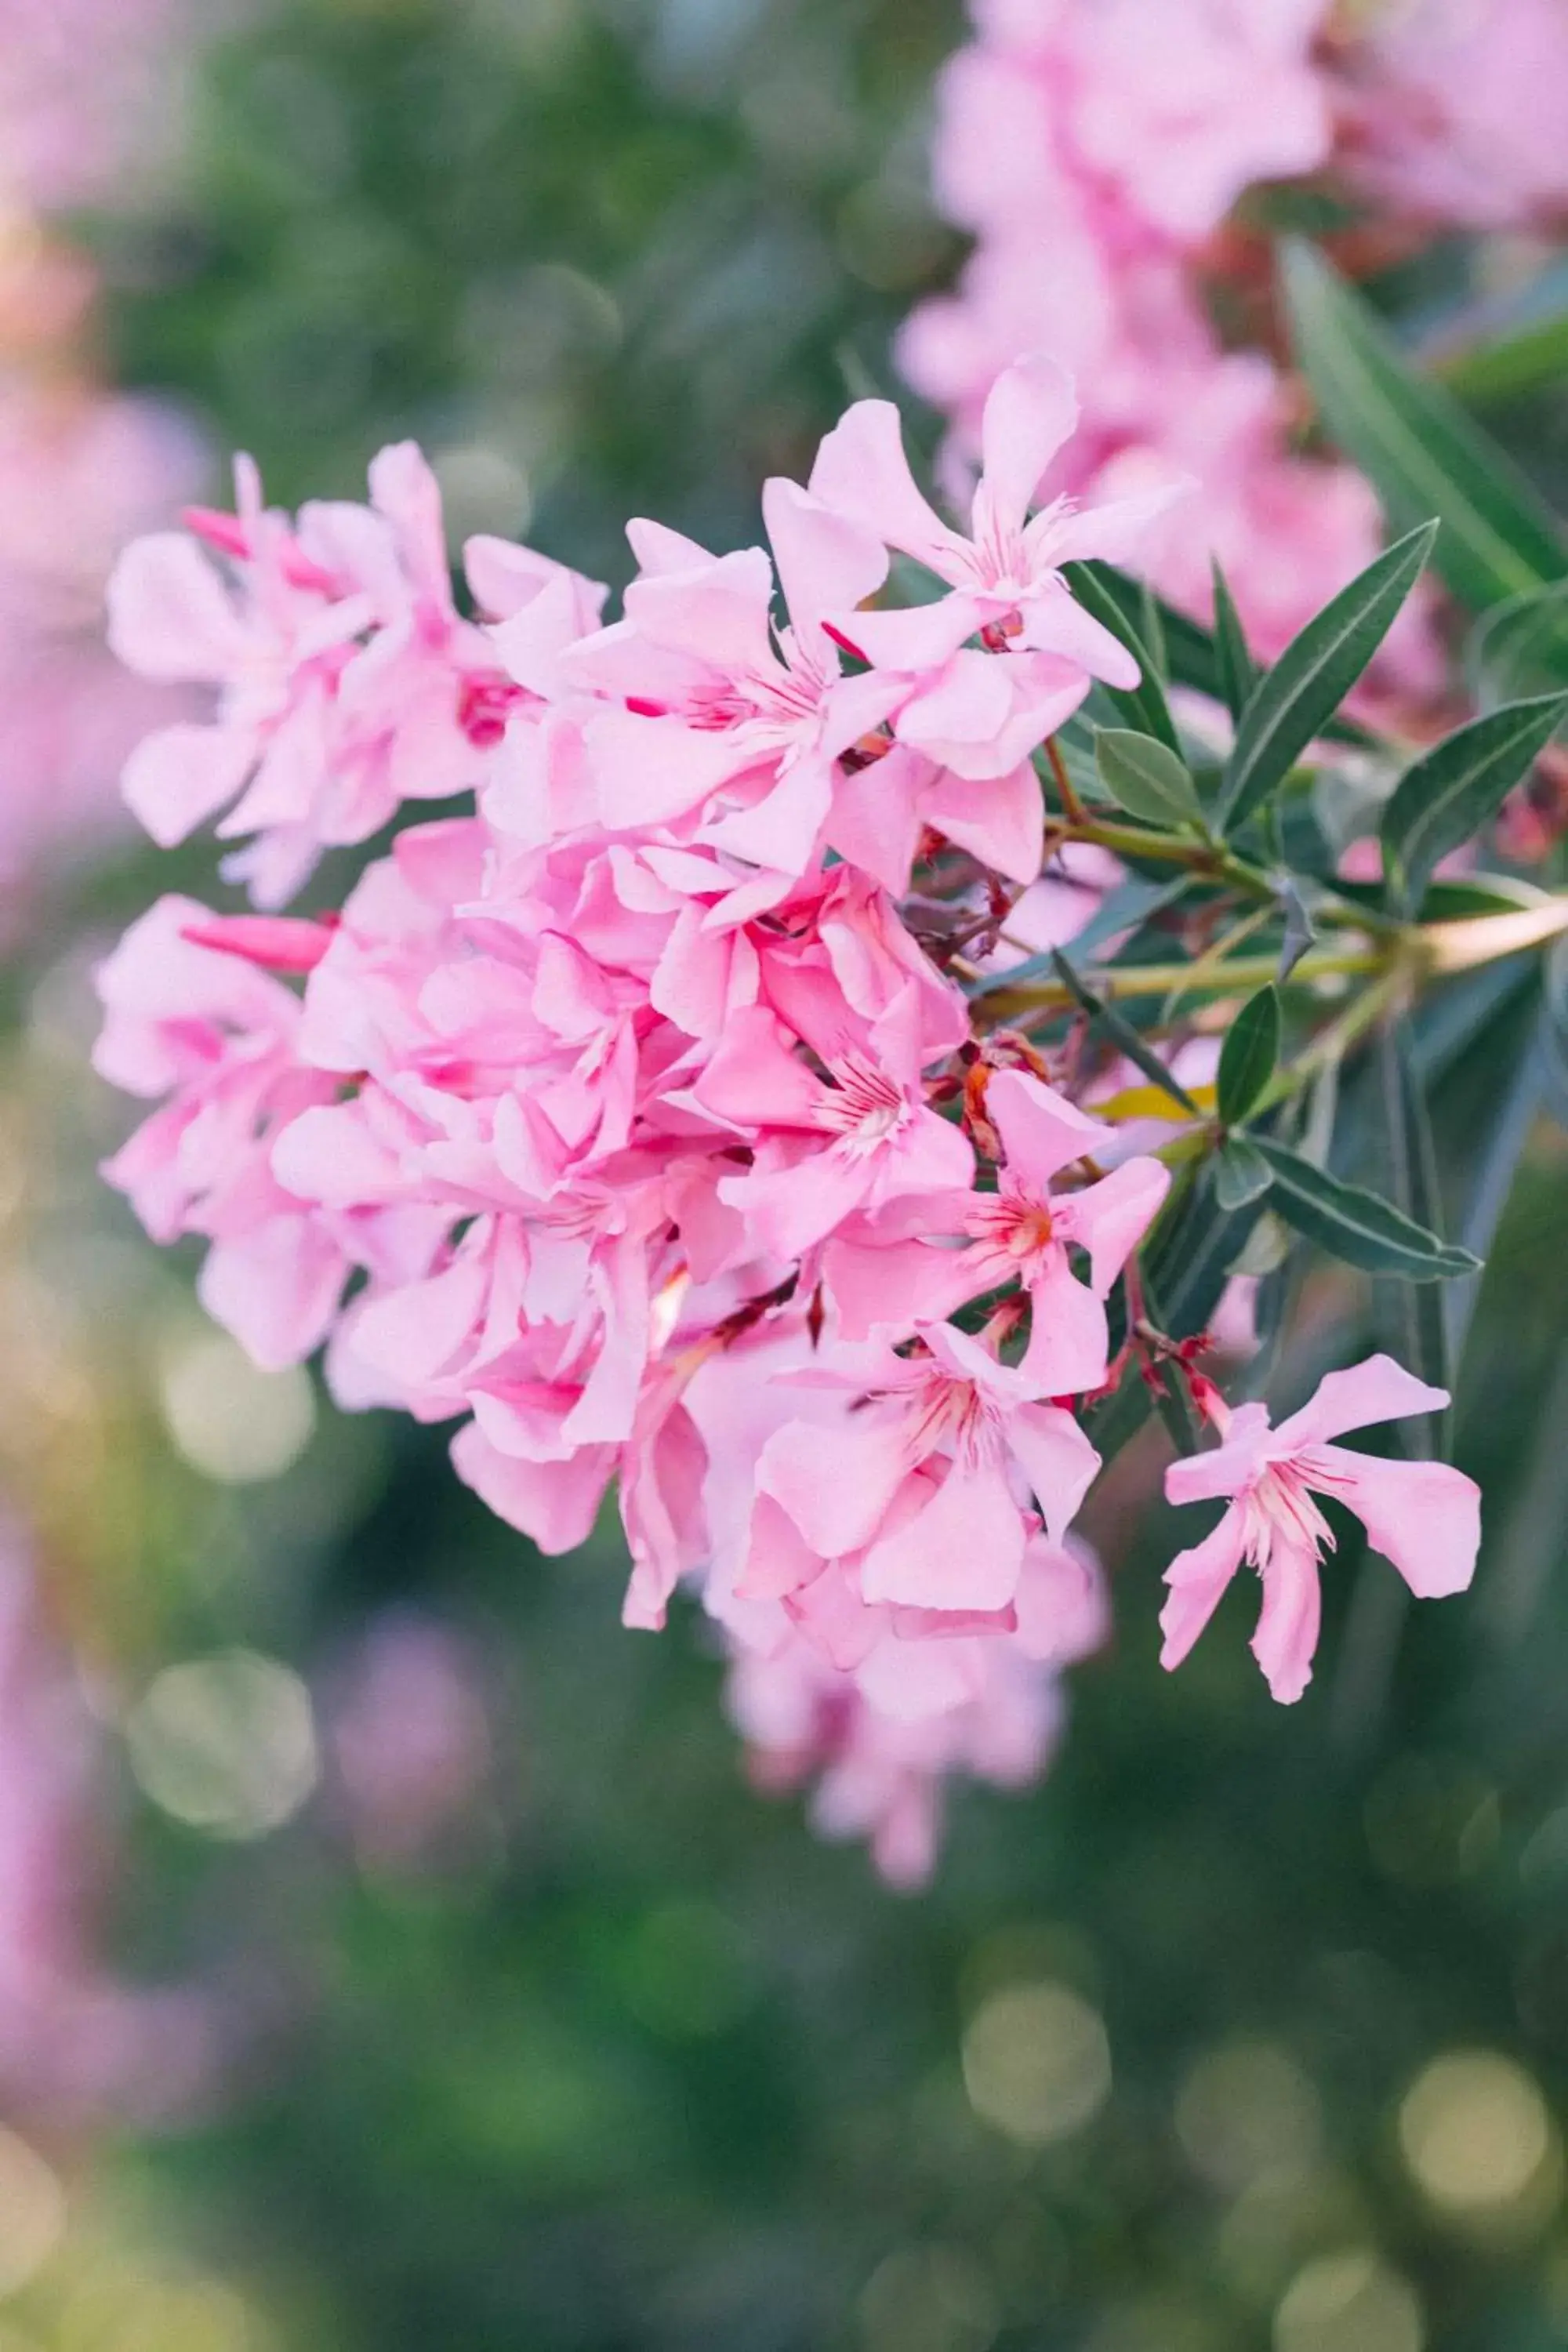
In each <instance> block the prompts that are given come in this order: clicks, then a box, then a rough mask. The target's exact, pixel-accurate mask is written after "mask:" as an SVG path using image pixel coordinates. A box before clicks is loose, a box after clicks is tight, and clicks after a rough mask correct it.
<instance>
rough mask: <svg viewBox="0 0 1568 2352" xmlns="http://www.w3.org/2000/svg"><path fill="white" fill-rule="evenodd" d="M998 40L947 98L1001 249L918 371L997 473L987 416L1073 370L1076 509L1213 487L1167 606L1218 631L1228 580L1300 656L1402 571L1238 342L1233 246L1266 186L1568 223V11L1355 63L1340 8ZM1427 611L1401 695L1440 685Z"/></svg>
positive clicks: (1405, 658) (960, 150) (1174, 553)
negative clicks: (1349, 191)
mask: <svg viewBox="0 0 1568 2352" xmlns="http://www.w3.org/2000/svg"><path fill="white" fill-rule="evenodd" d="M973 15H974V19H975V35H976V37H975V39H974V40H973V43H972V44H971V45H970V46H969V47H966V48H964V49H963V50H962V51H961V52H960V53H959V54H958V56H956V57H955V58H953V59H952V62H951V63H950V65H949V66H948V68H947V69H946V71H945V73H944V75H943V77H942V83H941V86H940V90H939V110H938V130H937V141H936V151H935V158H934V166H935V177H936V189H937V196H938V201H939V203H940V204H941V205H942V209H943V211H944V212H945V213H946V214H947V215H948V216H949V218H951V219H952V220H953V221H954V222H956V223H957V224H958V225H959V226H962V227H963V228H965V229H967V230H970V231H972V232H973V235H974V236H975V239H976V245H975V249H974V252H973V256H972V257H971V258H970V260H969V262H968V263H967V265H966V267H965V269H964V271H963V278H962V279H961V282H960V285H959V288H958V290H957V292H956V293H955V294H953V295H952V296H945V297H942V298H940V299H936V300H933V301H930V302H927V303H926V304H924V305H923V306H922V307H921V309H920V310H917V311H916V313H915V314H914V316H913V317H912V318H911V319H910V320H909V321H908V323H907V325H906V327H905V329H904V331H903V335H902V338H901V342H900V358H901V362H902V365H903V368H904V372H905V373H906V374H907V376H908V377H909V380H910V383H913V384H914V385H915V387H916V388H917V390H919V391H920V392H921V393H922V394H925V395H926V396H927V397H928V398H929V399H931V401H933V402H934V403H935V404H936V405H937V406H938V407H939V408H941V409H942V410H943V411H944V412H945V413H946V414H947V415H949V416H950V417H951V418H952V422H953V425H954V439H953V443H952V450H951V453H950V462H951V463H952V465H953V466H954V467H961V466H962V465H963V463H965V462H966V461H967V460H968V458H969V457H970V456H971V455H972V453H973V447H974V444H975V436H976V431H977V425H978V420H979V416H980V414H981V410H982V407H983V405H984V399H985V395H986V394H987V392H988V390H989V388H990V386H991V384H992V383H993V382H994V378H995V376H996V374H997V373H998V371H999V370H1000V369H1001V368H1003V367H1005V365H1006V364H1007V362H1008V361H1009V359H1010V358H1011V356H1012V354H1013V353H1014V352H1016V351H1018V350H1019V349H1028V348H1034V347H1035V346H1037V345H1038V346H1043V347H1045V348H1047V349H1050V350H1052V351H1055V352H1059V353H1060V354H1062V356H1063V357H1064V358H1065V359H1066V360H1067V361H1068V364H1069V365H1071V366H1072V368H1073V369H1074V371H1075V373H1076V374H1077V377H1078V380H1079V387H1080V391H1081V394H1082V397H1083V403H1084V412H1085V430H1084V433H1083V435H1082V436H1081V437H1080V440H1079V444H1078V445H1077V447H1076V449H1075V453H1074V468H1073V475H1072V478H1071V480H1070V482H1069V484H1068V487H1070V488H1074V489H1079V490H1085V491H1089V492H1091V493H1092V494H1094V495H1099V496H1122V495H1126V494H1127V493H1128V492H1130V491H1134V490H1139V489H1142V488H1145V487H1146V486H1149V485H1152V484H1157V483H1159V482H1162V481H1165V480H1168V479H1170V478H1172V477H1173V475H1177V474H1184V475H1188V476H1192V477H1194V478H1196V480H1197V482H1198V484H1199V488H1200V492H1201V496H1200V498H1199V499H1198V501H1197V504H1196V508H1195V512H1196V514H1197V517H1198V519H1199V520H1200V522H1201V525H1202V528H1201V529H1199V530H1196V531H1193V530H1186V531H1183V532H1179V533H1173V534H1170V535H1168V536H1167V537H1166V538H1165V540H1164V541H1163V543H1161V544H1157V545H1155V546H1154V547H1152V549H1151V551H1150V568H1151V571H1152V577H1153V578H1154V580H1155V582H1156V583H1157V584H1158V585H1159V586H1160V587H1161V588H1162V589H1163V591H1164V593H1166V594H1168V595H1169V596H1170V597H1171V598H1172V600H1173V602H1175V603H1176V604H1180V605H1182V606H1183V607H1184V608H1185V609H1188V610H1191V611H1194V612H1196V613H1199V614H1204V615H1205V616H1206V615H1207V614H1208V612H1209V610H1210V572H1209V563H1210V555H1211V551H1212V553H1213V554H1214V555H1215V556H1217V557H1218V559H1219V561H1220V562H1221V563H1222V565H1223V566H1224V568H1225V570H1226V574H1227V576H1228V577H1229V579H1230V582H1231V584H1232V587H1233V588H1234V589H1235V591H1236V594H1237V602H1238V604H1240V606H1241V609H1242V613H1243V615H1244V618H1245V619H1246V621H1247V626H1248V628H1249V631H1250V632H1251V634H1252V635H1253V637H1254V638H1255V640H1256V643H1257V645H1258V648H1259V650H1260V651H1261V652H1263V653H1264V654H1266V655H1268V654H1273V653H1275V652H1278V651H1279V648H1280V647H1281V646H1283V645H1284V644H1285V643H1286V642H1287V641H1288V639H1289V637H1290V636H1291V635H1294V634H1295V632H1296V630H1297V629H1299V628H1300V626H1301V625H1302V624H1303V623H1304V622H1305V621H1306V620H1308V619H1309V618H1310V615H1311V614H1312V613H1313V612H1315V611H1316V610H1317V609H1318V608H1319V607H1320V606H1321V604H1324V603H1325V602H1326V601H1327V599H1328V597H1329V596H1330V595H1331V593H1333V591H1334V590H1335V589H1336V588H1338V587H1340V586H1342V585H1343V583H1344V582H1345V581H1346V580H1348V579H1349V578H1350V577H1351V576H1352V574H1353V573H1354V572H1357V571H1358V570H1360V569H1361V568H1362V567H1363V565H1364V564H1366V563H1367V562H1370V561H1371V560H1372V558H1373V555H1374V554H1375V552H1376V550H1377V545H1378V541H1379V534H1380V518H1379V514H1378V509H1377V505H1376V501H1375V499H1374V498H1373V493H1372V490H1371V488H1369V486H1368V485H1367V484H1366V483H1365V482H1364V481H1363V479H1362V478H1361V477H1360V476H1359V475H1357V474H1356V473H1354V472H1353V471H1352V469H1350V468H1349V467H1344V466H1339V465H1334V464H1331V463H1327V462H1324V461H1321V460H1318V459H1313V458H1308V457H1302V456H1301V455H1300V454H1299V453H1298V452H1297V451H1296V450H1295V449H1294V448H1293V446H1292V438H1293V434H1294V430H1295V426H1296V425H1297V422H1298V418H1297V414H1296V405H1295V400H1294V396H1293V394H1292V391H1291V388H1290V386H1289V383H1288V382H1287V380H1286V379H1285V378H1284V377H1283V376H1282V375H1281V374H1280V373H1279V369H1278V368H1277V367H1276V365H1275V363H1274V362H1273V361H1272V360H1271V359H1270V358H1269V357H1268V355H1267V354H1266V353H1265V352H1262V351H1260V350H1257V349H1245V348H1239V349H1238V348H1234V347H1230V346H1227V344H1226V342H1225V341H1223V340H1222V337H1221V333H1220V331H1219V328H1218V326H1217V325H1216V323H1215V312H1216V310H1222V309H1225V308H1226V307H1228V309H1229V311H1230V312H1231V314H1232V317H1231V324H1232V326H1233V327H1234V325H1235V324H1236V323H1237V318H1238V317H1239V319H1240V320H1243V321H1245V319H1246V316H1247V307H1248V303H1249V299H1250V298H1249V293H1248V289H1247V285H1246V283H1245V282H1243V283H1241V284H1240V285H1236V284H1232V285H1230V287H1229V288H1228V300H1227V304H1220V305H1215V304H1214V303H1213V302H1212V299H1211V298H1212V295H1213V293H1214V291H1215V288H1216V285H1217V286H1218V287H1219V288H1220V289H1222V290H1225V289H1226V278H1227V274H1228V275H1229V276H1230V277H1231V278H1234V276H1235V271H1234V268H1233V266H1232V265H1233V262H1234V260H1235V258H1236V256H1235V255H1234V254H1233V253H1232V252H1231V251H1230V250H1229V249H1227V247H1226V245H1225V244H1224V242H1223V240H1222V238H1221V236H1220V232H1221V231H1222V228H1223V227H1224V225H1225V224H1226V221H1227V217H1228V216H1229V215H1230V214H1231V212H1232V210H1233V208H1234V207H1235V205H1237V200H1238V199H1239V198H1241V197H1242V196H1243V195H1244V194H1246V192H1247V190H1248V189H1249V188H1251V187H1253V186H1255V185H1257V184H1261V183H1267V182H1269V181H1277V180H1281V179H1288V178H1298V177H1300V176H1302V175H1308V174H1317V173H1322V172H1324V171H1325V170H1328V169H1331V168H1332V169H1335V170H1338V171H1340V172H1342V173H1348V174H1349V175H1350V177H1351V181H1352V185H1354V186H1357V187H1359V188H1361V189H1363V190H1364V191H1365V192H1367V193H1369V194H1373V196H1374V197H1375V198H1376V199H1377V200H1378V201H1379V202H1380V203H1382V204H1384V205H1394V207H1395V208H1396V210H1397V212H1398V213H1399V214H1400V215H1403V216H1405V217H1410V216H1415V218H1417V219H1421V220H1438V221H1446V220H1455V221H1458V222H1461V223H1475V224H1479V225H1482V226H1496V225H1499V224H1500V223H1503V222H1507V221H1511V220H1519V219H1532V218H1536V217H1541V216H1545V215H1552V214H1560V213H1561V210H1562V208H1563V204H1564V201H1565V200H1568V164H1565V163H1564V160H1563V157H1564V151H1563V142H1562V140H1561V138H1560V137H1558V136H1557V135H1556V130H1557V126H1556V123H1555V120H1554V117H1553V112H1552V96H1553V94H1554V93H1555V92H1558V91H1560V90H1561V89H1562V88H1563V80H1564V77H1565V76H1568V17H1565V16H1564V14H1563V10H1562V9H1561V7H1560V6H1559V5H1557V0H1419V5H1415V6H1414V7H1401V8H1396V9H1390V10H1389V11H1388V15H1387V20H1386V22H1383V21H1381V20H1379V19H1378V18H1377V17H1376V16H1375V15H1374V17H1373V25H1372V27H1371V29H1370V30H1367V31H1365V32H1363V34H1361V35H1360V36H1359V37H1356V38H1354V39H1350V38H1345V39H1343V40H1336V39H1334V38H1332V36H1333V33H1334V26H1333V10H1332V8H1331V5H1330V0H1160V5H1158V6H1156V7H1151V6H1150V5H1147V0H973ZM1381 677H1382V683H1383V684H1384V686H1385V687H1389V686H1391V687H1393V688H1395V689H1397V690H1399V691H1401V692H1407V693H1415V694H1424V693H1426V692H1428V691H1430V690H1432V689H1433V688H1435V687H1436V685H1437V684H1439V683H1440V677H1441V672H1440V667H1439V666H1438V662H1437V656H1436V648H1435V646H1434V644H1433V642H1432V638H1431V635H1430V628H1429V624H1428V622H1427V621H1426V619H1424V617H1423V614H1422V610H1421V607H1420V606H1419V604H1418V605H1416V606H1415V607H1414V608H1413V609H1412V611H1411V612H1410V614H1408V615H1407V616H1406V618H1405V621H1404V622H1403V623H1402V625H1401V627H1400V629H1399V630H1398V631H1397V632H1396V633H1395V635H1394V638H1393V639H1392V640H1391V643H1390V646H1389V647H1388V648H1387V649H1386V652H1385V655H1384V658H1383V665H1382V671H1381Z"/></svg>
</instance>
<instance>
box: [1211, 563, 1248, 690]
mask: <svg viewBox="0 0 1568 2352" xmlns="http://www.w3.org/2000/svg"><path fill="white" fill-rule="evenodd" d="M1214 642H1215V655H1216V656H1217V659H1218V663H1219V692H1220V700H1221V701H1222V702H1223V703H1224V704H1225V707H1226V709H1227V710H1228V711H1229V713H1230V715H1231V717H1232V718H1233V719H1236V720H1237V721H1238V722H1239V720H1240V718H1241V714H1242V712H1243V711H1244V710H1245V709H1246V708H1247V704H1248V702H1249V701H1250V700H1251V699H1252V694H1253V689H1254V688H1255V687H1256V686H1257V684H1258V666H1257V664H1256V663H1255V662H1254V660H1253V658H1252V654H1251V651H1250V649H1249V647H1248V646H1247V633H1246V631H1245V630H1244V629H1243V627H1242V625H1241V614H1239V613H1238V612H1237V609H1236V599H1235V597H1234V596H1233V595H1232V594H1231V593H1230V583H1229V582H1228V580H1226V576H1225V573H1224V572H1222V571H1221V570H1220V568H1219V564H1218V562H1217V561H1216V562H1215V566H1214Z"/></svg>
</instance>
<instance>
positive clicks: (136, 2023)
mask: <svg viewBox="0 0 1568 2352" xmlns="http://www.w3.org/2000/svg"><path fill="white" fill-rule="evenodd" d="M101 1744H102V1735H101V1733H100V1729H99V1727H98V1726H97V1725H96V1724H95V1722H94V1720H93V1717H92V1715H91V1713H90V1711H89V1707H88V1706H87V1704H86V1701H85V1699H84V1696H83V1694H82V1691H81V1689H80V1687H79V1683H78V1681H77V1679H76V1677H75V1675H74V1674H73V1673H72V1671H71V1667H70V1664H69V1663H68V1657H67V1655H66V1654H65V1653H64V1652H63V1651H62V1650H61V1649H60V1647H59V1646H58V1644H57V1643H55V1642H54V1641H52V1640H51V1638H50V1636H49V1633H48V1631H47V1627H46V1625H45V1622H44V1620H43V1614H42V1612H41V1610H40V1607H39V1600H38V1592H37V1580H36V1577H35V1572H34V1567H33V1562H32V1560H31V1559H30V1557H29V1552H28V1548H27V1545H26V1541H25V1539H24V1538H22V1537H21V1535H20V1534H19V1533H18V1531H17V1530H16V1528H15V1527H14V1526H13V1525H12V1524H11V1523H10V1522H9V1521H6V1522H5V1523H4V1524H3V1525H0V2094H3V2095H4V2096H5V2099H6V2100H7V2102H11V2101H16V2102H19V2103H21V2104H22V2105H26V2106H34V2105H37V2106H39V2107H43V2108H47V2110H48V2111H49V2112H50V2113H51V2114H53V2115H56V2116H67V2117H77V2118H79V2117H81V2116H86V2115H90V2114H93V2113H96V2112H99V2111H100V2110H102V2109H105V2108H112V2109H114V2110H116V2111H118V2112H121V2113H131V2114H134V2115H136V2116H141V2117H142V2118H150V2117H157V2116H165V2115H169V2114H172V2113H174V2112H177V2111H179V2110H180V2109H181V2108H183V2107H184V2106H185V2105H188V2103H189V2102H190V2100H191V2099H192V2098H193V2097H194V2096H195V2095H197V2094H198V2093H199V2092H200V2090H201V2089H202V2088H203V2087H204V2086H205V2083H206V2080H207V2077H208V2074H209V2071H210V2067H211V2063H212V2059H213V2054H214V2053H213V2042H212V2026H213V2018H212V2016H211V2014H210V2011H209V2008H208V2004H207V2002H206V2000H205V1997H204V1996H203V1995H201V1994H199V1993H196V1992H194V1991H193V1992H187V1991H184V1990H142V1989H134V1988H132V1987H131V1986H129V1985H126V1984H123V1983H121V1981H120V1980H119V1979H117V1978H115V1977H114V1976H113V1975H111V1974H110V1972H109V1970H108V1969H106V1968H105V1967H104V1965H103V1963H102V1962H101V1960H100V1958H98V1956H97V1953H96V1951H95V1949H94V1945H95V1941H96V1937H95V1934H94V1925H95V1914H96V1913H97V1912H98V1910H99V1908H100V1900H101V1895H102V1892H103V1889H102V1884H101V1881H102V1876H103V1864H104V1861H105V1858H106V1857H105V1837H104V1832H105V1829H106V1822H105V1820H104V1817H103V1813H102V1809H101V1805H100V1766H101V1757H100V1749H101Z"/></svg>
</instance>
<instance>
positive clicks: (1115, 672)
mask: <svg viewBox="0 0 1568 2352" xmlns="http://www.w3.org/2000/svg"><path fill="white" fill-rule="evenodd" d="M1024 619H1025V631H1024V642H1025V644H1026V646H1030V647H1032V648H1033V649H1034V650H1035V651H1036V652H1037V653H1051V654H1057V655H1058V656H1060V657H1061V658H1062V659H1063V660H1064V661H1069V662H1073V663H1076V664H1077V665H1078V667H1079V668H1080V669H1086V670H1087V671H1088V672H1089V676H1090V677H1098V678H1103V679H1104V681H1105V683H1106V685H1107V686H1119V687H1121V688H1131V687H1134V686H1136V685H1137V683H1138V681H1139V679H1140V678H1141V677H1142V675H1143V673H1142V670H1141V669H1140V668H1139V667H1138V664H1137V663H1136V661H1134V659H1133V657H1132V656H1131V654H1130V653H1129V652H1128V650H1127V648H1126V646H1124V645H1123V644H1122V642H1121V638H1120V637H1116V636H1112V635H1111V633H1110V630H1109V629H1108V628H1106V627H1105V625H1103V623H1102V622H1100V621H1097V620H1096V619H1095V617H1094V615H1093V614H1092V613H1086V612H1085V611H1084V609H1083V606H1082V605H1081V604H1079V603H1078V602H1077V601H1076V599H1075V598H1074V597H1073V595H1072V594H1071V593H1070V592H1069V590H1068V588H1067V587H1066V586H1065V585H1064V584H1062V583H1059V582H1058V583H1055V584H1053V585H1052V586H1050V587H1048V588H1046V589H1044V590H1042V591H1041V592H1040V593H1038V594H1037V595H1036V596H1033V597H1031V598H1030V600H1029V602H1028V604H1027V606H1026V611H1025V614H1024Z"/></svg>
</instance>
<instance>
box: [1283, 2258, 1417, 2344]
mask: <svg viewBox="0 0 1568 2352" xmlns="http://www.w3.org/2000/svg"><path fill="white" fill-rule="evenodd" d="M1425 2342H1426V2326H1425V2323H1424V2321H1423V2319H1422V2315H1421V2305H1420V2304H1419V2303H1418V2302H1417V2301H1416V2299H1415V2291H1414V2289H1413V2288H1412V2287H1411V2286H1410V2285H1409V2284H1408V2282H1407V2281H1406V2280H1405V2279H1403V2278H1401V2276H1400V2275H1399V2273H1398V2272H1397V2271H1394V2270H1390V2269H1389V2267H1388V2265H1387V2264H1386V2263H1383V2262H1380V2261H1379V2260H1378V2257H1377V2256H1376V2255H1375V2254H1373V2253H1368V2252H1364V2251H1362V2250H1360V2249H1357V2250H1353V2251H1352V2252H1345V2253H1338V2254H1322V2255H1320V2256H1319V2257H1318V2259H1317V2260H1316V2261H1314V2262H1310V2263H1307V2265H1306V2267H1305V2268H1304V2269H1302V2270H1300V2271H1298V2272H1297V2273H1296V2276H1295V2277H1294V2278H1293V2279H1292V2280H1291V2282H1290V2284H1289V2286H1288V2287H1287V2288H1286V2290H1285V2293H1284V2294H1283V2295H1282V2297H1281V2298H1280V2302H1279V2309H1278V2311H1277V2312H1276V2313H1275V2315H1274V2344H1275V2352H1421V2347H1422V2346H1423V2345H1424V2344H1425Z"/></svg>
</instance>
